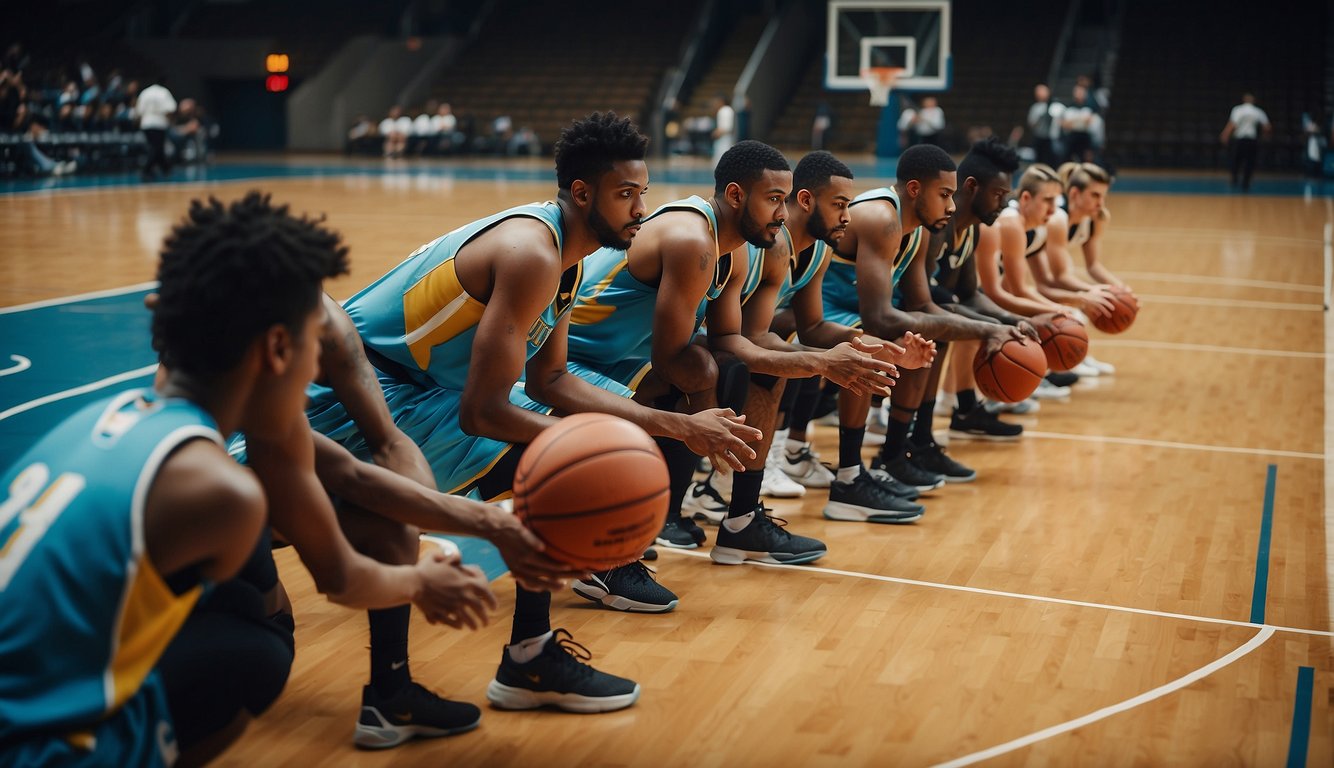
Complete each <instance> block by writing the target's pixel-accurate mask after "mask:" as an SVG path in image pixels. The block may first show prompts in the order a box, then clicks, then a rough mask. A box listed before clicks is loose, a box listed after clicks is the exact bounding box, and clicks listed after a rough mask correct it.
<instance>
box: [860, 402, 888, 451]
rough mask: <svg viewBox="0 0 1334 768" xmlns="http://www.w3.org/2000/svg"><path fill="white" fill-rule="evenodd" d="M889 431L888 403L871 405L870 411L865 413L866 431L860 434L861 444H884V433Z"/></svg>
mask: <svg viewBox="0 0 1334 768" xmlns="http://www.w3.org/2000/svg"><path fill="white" fill-rule="evenodd" d="M888 431H889V403H888V401H886V402H884V403H881V404H880V405H878V406H877V405H875V404H872V405H871V412H870V413H868V414H866V432H865V433H863V434H862V445H869V446H874V447H879V446H882V445H884V444H885V433H886V432H888Z"/></svg>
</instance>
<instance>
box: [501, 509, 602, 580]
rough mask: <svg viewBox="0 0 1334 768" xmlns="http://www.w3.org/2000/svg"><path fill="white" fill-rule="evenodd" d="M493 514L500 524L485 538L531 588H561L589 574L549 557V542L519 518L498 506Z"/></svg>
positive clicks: (517, 575)
mask: <svg viewBox="0 0 1334 768" xmlns="http://www.w3.org/2000/svg"><path fill="white" fill-rule="evenodd" d="M492 514H494V515H496V516H497V518H498V519H499V527H498V529H497V530H496V531H495V532H493V533H491V534H489V535H488V536H487V537H486V538H487V540H488V541H490V542H491V543H492V544H494V545H495V546H496V549H498V550H500V557H501V558H502V559H504V561H505V565H508V566H509V567H510V573H511V574H512V575H513V576H514V580H515V581H517V582H519V586H521V587H523V588H524V589H526V590H528V591H530V592H558V591H561V590H563V589H565V586H566V585H567V584H568V583H569V582H570V581H572V580H574V579H586V578H588V572H587V571H585V570H583V569H581V568H576V567H574V566H572V565H568V564H566V563H562V562H560V561H559V560H553V559H552V558H550V557H548V556H547V555H546V554H545V553H546V548H547V545H546V544H544V543H542V540H541V539H539V538H537V536H535V535H533V532H532V531H530V530H528V527H527V526H526V525H524V524H523V523H521V522H519V518H517V517H515V516H513V515H508V514H505V513H504V512H501V511H499V510H496V511H494V512H493V513H492Z"/></svg>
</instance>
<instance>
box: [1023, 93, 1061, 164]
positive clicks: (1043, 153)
mask: <svg viewBox="0 0 1334 768" xmlns="http://www.w3.org/2000/svg"><path fill="white" fill-rule="evenodd" d="M1061 110H1062V107H1061V104H1060V103H1058V102H1054V101H1052V100H1051V89H1050V88H1048V87H1047V85H1046V84H1045V83H1038V84H1037V85H1036V86H1035V87H1034V88H1033V105H1032V106H1031V107H1029V108H1028V131H1029V134H1030V135H1031V136H1032V137H1033V152H1034V154H1035V157H1036V160H1037V161H1038V162H1039V163H1042V164H1043V165H1050V166H1051V167H1053V168H1055V167H1056V166H1058V165H1060V164H1061V158H1060V155H1059V154H1057V149H1056V144H1057V142H1058V141H1059V138H1060V116H1061Z"/></svg>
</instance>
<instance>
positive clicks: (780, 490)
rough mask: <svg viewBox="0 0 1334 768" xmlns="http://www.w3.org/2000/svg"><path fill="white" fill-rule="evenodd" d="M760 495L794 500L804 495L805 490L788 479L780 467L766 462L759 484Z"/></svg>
mask: <svg viewBox="0 0 1334 768" xmlns="http://www.w3.org/2000/svg"><path fill="white" fill-rule="evenodd" d="M779 461H782V459H779ZM760 495H761V496H769V497H770V498H775V499H796V498H800V497H802V496H805V495H806V488H805V486H802V485H799V484H798V483H797V482H796V481H795V480H793V479H792V478H790V477H788V476H787V473H786V472H784V471H783V468H782V467H780V466H778V465H776V464H773V463H772V462H770V461H766V462H765V463H764V480H763V481H761V482H760Z"/></svg>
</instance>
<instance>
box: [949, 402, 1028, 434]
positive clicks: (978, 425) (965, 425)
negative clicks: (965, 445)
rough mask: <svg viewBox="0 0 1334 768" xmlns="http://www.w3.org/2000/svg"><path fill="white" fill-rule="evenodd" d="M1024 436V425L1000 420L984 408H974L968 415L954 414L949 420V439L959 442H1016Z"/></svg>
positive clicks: (956, 412)
mask: <svg viewBox="0 0 1334 768" xmlns="http://www.w3.org/2000/svg"><path fill="white" fill-rule="evenodd" d="M1022 434H1024V425H1022V424H1010V423H1008V422H1004V421H1001V420H1000V417H999V416H997V415H996V414H994V413H992V412H991V411H988V410H987V409H986V408H985V407H976V408H973V410H971V411H969V412H968V413H959V412H958V411H955V412H954V416H952V417H951V418H950V437H957V438H959V439H960V440H1018V439H1019V436H1020V435H1022Z"/></svg>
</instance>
